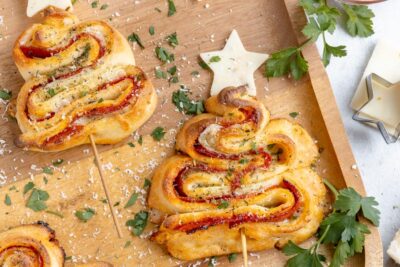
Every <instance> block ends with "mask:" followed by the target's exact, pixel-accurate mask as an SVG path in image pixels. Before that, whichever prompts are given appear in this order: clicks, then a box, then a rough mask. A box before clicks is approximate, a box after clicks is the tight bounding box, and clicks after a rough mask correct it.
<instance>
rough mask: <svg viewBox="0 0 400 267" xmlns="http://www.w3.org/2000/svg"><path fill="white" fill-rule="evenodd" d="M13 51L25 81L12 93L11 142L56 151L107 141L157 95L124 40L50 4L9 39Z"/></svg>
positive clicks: (143, 115) (120, 135)
mask: <svg viewBox="0 0 400 267" xmlns="http://www.w3.org/2000/svg"><path fill="white" fill-rule="evenodd" d="M14 59H15V62H16V65H17V66H18V69H19V71H20V73H21V75H22V76H23V77H24V79H25V80H26V83H25V84H24V86H23V87H22V88H21V91H20V93H19V95H18V99H17V108H16V118H17V120H18V125H19V126H20V128H21V131H22V134H21V135H20V136H19V137H18V138H17V140H16V144H17V145H18V146H20V147H26V148H28V149H30V150H38V151H59V150H64V149H68V148H71V147H74V146H78V145H81V144H85V143H89V135H92V136H93V137H94V139H95V142H96V143H98V144H113V143H117V142H119V141H121V140H122V139H124V138H126V137H127V136H129V135H130V134H131V133H132V132H133V131H134V130H136V129H137V128H138V127H140V126H141V125H142V124H143V123H144V122H145V121H146V120H147V119H148V118H149V117H150V116H151V114H152V113H153V112H154V109H155V107H156V102H157V97H156V94H155V90H154V88H153V86H152V84H151V82H150V81H149V80H148V78H147V77H146V75H145V74H144V72H143V71H142V70H141V69H140V68H138V67H136V66H134V64H135V60H134V57H133V54H132V51H131V49H130V47H129V44H128V43H127V41H126V40H125V39H124V38H123V37H122V36H121V34H120V33H118V32H117V31H116V30H115V29H113V28H111V27H110V26H109V25H108V24H106V23H105V22H101V21H89V22H83V23H80V22H79V20H78V19H77V18H76V17H75V16H74V15H72V14H70V13H68V12H65V11H60V10H52V11H51V12H50V14H49V15H48V16H47V17H46V18H45V19H44V21H43V22H42V23H41V24H34V25H33V26H32V27H30V28H29V29H28V30H27V31H25V32H24V33H23V34H22V35H21V36H20V37H19V39H18V40H17V42H16V44H15V47H14Z"/></svg>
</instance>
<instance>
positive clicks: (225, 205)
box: [218, 200, 229, 209]
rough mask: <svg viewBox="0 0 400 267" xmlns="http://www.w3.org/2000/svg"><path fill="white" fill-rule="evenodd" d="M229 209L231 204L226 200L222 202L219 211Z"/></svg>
mask: <svg viewBox="0 0 400 267" xmlns="http://www.w3.org/2000/svg"><path fill="white" fill-rule="evenodd" d="M227 207H229V202H228V201H226V200H223V201H221V203H220V204H219V205H218V209H226V208H227Z"/></svg>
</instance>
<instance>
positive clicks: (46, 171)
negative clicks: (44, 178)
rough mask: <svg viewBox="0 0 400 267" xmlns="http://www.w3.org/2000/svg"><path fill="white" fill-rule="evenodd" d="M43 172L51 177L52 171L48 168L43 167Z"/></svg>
mask: <svg viewBox="0 0 400 267" xmlns="http://www.w3.org/2000/svg"><path fill="white" fill-rule="evenodd" d="M43 172H44V173H46V174H50V175H53V170H52V169H51V168H50V167H43Z"/></svg>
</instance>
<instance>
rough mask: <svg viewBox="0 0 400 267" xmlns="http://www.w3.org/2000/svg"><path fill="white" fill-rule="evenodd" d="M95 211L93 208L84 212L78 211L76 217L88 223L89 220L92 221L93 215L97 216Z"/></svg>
mask: <svg viewBox="0 0 400 267" xmlns="http://www.w3.org/2000/svg"><path fill="white" fill-rule="evenodd" d="M95 214H96V213H95V211H94V209H92V208H85V209H83V210H78V211H76V212H75V216H76V217H77V218H78V219H79V220H81V221H83V222H87V221H88V220H90V219H91V218H92V217H93V215H95Z"/></svg>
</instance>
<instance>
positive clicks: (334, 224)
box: [283, 181, 380, 267]
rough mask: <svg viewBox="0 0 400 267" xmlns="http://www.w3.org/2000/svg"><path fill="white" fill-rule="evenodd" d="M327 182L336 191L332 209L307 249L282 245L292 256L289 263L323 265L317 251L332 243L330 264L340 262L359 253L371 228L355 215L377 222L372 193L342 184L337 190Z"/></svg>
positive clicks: (290, 265)
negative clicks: (363, 194)
mask: <svg viewBox="0 0 400 267" xmlns="http://www.w3.org/2000/svg"><path fill="white" fill-rule="evenodd" d="M324 183H325V184H326V186H327V187H328V188H329V189H330V190H331V191H332V192H333V194H334V195H335V203H334V204H333V208H334V209H333V211H332V213H331V214H330V215H329V216H328V217H326V218H325V219H324V220H323V221H322V223H321V226H320V228H319V230H318V236H319V239H318V241H317V242H316V243H315V244H314V245H313V246H311V247H310V248H309V249H305V248H301V247H299V246H297V245H296V244H294V243H293V242H292V241H289V243H288V244H287V245H285V247H284V248H283V252H284V253H285V254H286V255H287V256H292V257H291V258H290V259H289V260H288V262H287V266H288V267H308V266H315V267H322V266H325V265H323V264H322V263H323V262H325V261H326V258H325V256H324V255H322V254H319V253H318V251H319V247H320V245H321V244H331V245H333V246H335V252H334V254H333V258H332V260H331V262H330V264H329V267H339V266H342V265H343V264H344V263H345V261H346V260H347V259H348V258H350V257H352V256H353V255H354V254H355V253H361V252H362V251H363V249H364V241H365V235H366V234H369V233H370V231H369V229H368V227H367V225H365V224H363V223H361V222H360V221H358V220H357V215H358V214H362V215H363V216H364V218H366V219H368V220H369V221H370V222H372V223H373V224H374V225H375V226H378V225H379V214H380V212H379V210H378V209H377V208H376V207H375V206H377V205H378V202H376V200H375V198H373V197H362V196H360V195H359V194H358V193H357V192H356V191H355V190H354V189H353V188H345V189H342V190H340V191H337V190H336V188H335V187H334V186H333V185H332V184H330V183H329V182H328V181H324Z"/></svg>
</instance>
